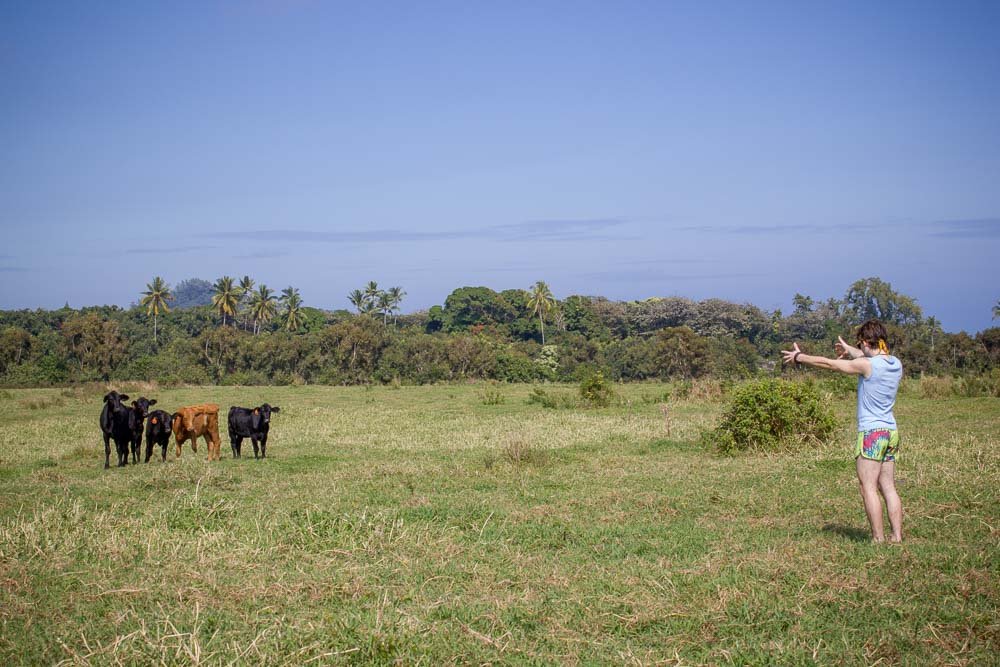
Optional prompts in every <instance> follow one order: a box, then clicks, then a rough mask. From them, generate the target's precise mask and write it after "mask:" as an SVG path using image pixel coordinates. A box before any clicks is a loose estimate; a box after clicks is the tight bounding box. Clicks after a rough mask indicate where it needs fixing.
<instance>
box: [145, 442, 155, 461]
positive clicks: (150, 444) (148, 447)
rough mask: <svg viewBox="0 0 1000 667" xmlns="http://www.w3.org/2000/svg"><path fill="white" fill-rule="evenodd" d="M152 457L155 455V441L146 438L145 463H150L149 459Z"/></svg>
mask: <svg viewBox="0 0 1000 667" xmlns="http://www.w3.org/2000/svg"><path fill="white" fill-rule="evenodd" d="M152 455H153V440H152V439H151V438H149V437H148V436H147V437H146V460H145V461H144V463H149V457H151V456H152Z"/></svg>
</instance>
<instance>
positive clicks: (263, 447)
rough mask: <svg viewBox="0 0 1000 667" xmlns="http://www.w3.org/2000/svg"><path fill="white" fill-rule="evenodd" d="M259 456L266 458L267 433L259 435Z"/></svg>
mask: <svg viewBox="0 0 1000 667" xmlns="http://www.w3.org/2000/svg"><path fill="white" fill-rule="evenodd" d="M260 458H262V459H266V458H267V433H264V434H263V435H261V436H260Z"/></svg>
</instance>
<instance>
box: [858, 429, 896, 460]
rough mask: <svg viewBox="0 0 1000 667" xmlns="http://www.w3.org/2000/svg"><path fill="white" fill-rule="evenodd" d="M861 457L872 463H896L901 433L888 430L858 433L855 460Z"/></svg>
mask: <svg viewBox="0 0 1000 667" xmlns="http://www.w3.org/2000/svg"><path fill="white" fill-rule="evenodd" d="M859 456H860V457H862V458H866V459H870V460H872V461H895V460H896V459H897V458H898V457H899V431H896V430H891V429H887V428H876V429H872V430H871V431H858V442H857V444H856V445H855V446H854V458H858V457H859Z"/></svg>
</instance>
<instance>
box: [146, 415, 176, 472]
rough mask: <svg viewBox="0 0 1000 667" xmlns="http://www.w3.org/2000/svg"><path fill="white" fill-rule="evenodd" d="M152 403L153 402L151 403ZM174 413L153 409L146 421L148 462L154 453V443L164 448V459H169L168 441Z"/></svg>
mask: <svg viewBox="0 0 1000 667" xmlns="http://www.w3.org/2000/svg"><path fill="white" fill-rule="evenodd" d="M150 405H152V403H150ZM172 423H173V415H171V414H170V413H169V412H164V411H163V410H153V411H152V412H150V413H149V419H148V420H147V421H146V463H149V457H150V456H152V455H153V445H159V446H160V447H161V448H162V449H163V460H164V461H166V460H167V443H168V442H170V425H171V424H172Z"/></svg>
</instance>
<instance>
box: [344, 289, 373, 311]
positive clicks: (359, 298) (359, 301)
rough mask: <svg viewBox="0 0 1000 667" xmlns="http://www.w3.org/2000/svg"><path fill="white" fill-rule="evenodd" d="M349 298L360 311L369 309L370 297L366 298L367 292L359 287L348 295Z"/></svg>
mask: <svg viewBox="0 0 1000 667" xmlns="http://www.w3.org/2000/svg"><path fill="white" fill-rule="evenodd" d="M347 300H348V301H350V302H351V305H352V306H354V307H355V308H357V309H358V313H359V314H360V313H363V312H365V311H366V309H367V305H368V299H366V298H365V293H364V292H362V291H361V290H359V289H356V290H354V291H352V292H351V293H350V294H348V295H347Z"/></svg>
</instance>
